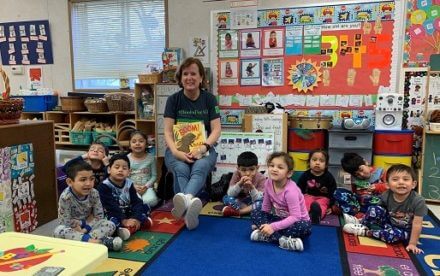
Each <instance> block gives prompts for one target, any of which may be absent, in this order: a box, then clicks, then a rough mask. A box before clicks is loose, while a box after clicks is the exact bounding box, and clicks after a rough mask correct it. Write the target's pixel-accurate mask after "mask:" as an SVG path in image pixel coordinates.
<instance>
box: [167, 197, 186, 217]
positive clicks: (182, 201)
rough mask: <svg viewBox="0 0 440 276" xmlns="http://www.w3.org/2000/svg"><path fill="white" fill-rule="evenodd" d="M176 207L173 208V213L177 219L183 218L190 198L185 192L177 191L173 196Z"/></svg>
mask: <svg viewBox="0 0 440 276" xmlns="http://www.w3.org/2000/svg"><path fill="white" fill-rule="evenodd" d="M173 205H174V208H173V209H172V210H171V214H172V215H173V217H175V218H176V219H181V218H182V217H183V215H184V214H185V212H186V208H188V205H189V203H188V198H187V197H186V196H185V195H184V194H183V193H177V194H175V195H174V197H173Z"/></svg>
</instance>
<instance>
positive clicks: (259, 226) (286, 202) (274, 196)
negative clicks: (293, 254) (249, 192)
mask: <svg viewBox="0 0 440 276" xmlns="http://www.w3.org/2000/svg"><path fill="white" fill-rule="evenodd" d="M267 166H268V169H269V178H268V179H267V181H266V183H265V186H264V196H263V205H262V207H261V210H258V209H253V210H252V212H251V218H252V222H253V224H254V225H253V229H255V230H254V231H253V232H252V234H251V240H252V241H264V242H272V243H276V244H279V246H280V248H282V249H286V250H297V251H303V250H304V245H303V242H302V240H301V239H303V238H305V237H308V236H309V235H310V234H311V229H312V224H311V222H310V218H309V214H308V212H307V208H306V204H305V202H304V196H303V194H302V193H301V190H300V189H299V188H298V186H296V184H295V182H293V180H291V179H290V177H291V176H292V174H293V160H292V157H291V156H290V155H289V154H287V153H285V152H274V153H272V154H271V155H270V156H269V157H268V159H267Z"/></svg>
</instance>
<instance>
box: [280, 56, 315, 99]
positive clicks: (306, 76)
mask: <svg viewBox="0 0 440 276" xmlns="http://www.w3.org/2000/svg"><path fill="white" fill-rule="evenodd" d="M320 69H321V68H320V67H319V66H318V65H316V63H315V62H312V61H311V60H310V59H309V60H304V59H303V60H301V61H298V62H297V63H296V64H295V65H291V66H290V69H289V76H288V78H287V79H288V80H289V84H290V85H292V88H293V89H297V90H298V91H299V92H304V93H307V92H308V91H309V90H310V91H313V88H314V87H317V86H318V82H320V81H321V72H320Z"/></svg>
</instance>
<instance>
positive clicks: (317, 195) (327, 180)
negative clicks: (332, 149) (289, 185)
mask: <svg viewBox="0 0 440 276" xmlns="http://www.w3.org/2000/svg"><path fill="white" fill-rule="evenodd" d="M328 160H329V157H328V154H327V152H325V151H323V150H315V151H312V152H310V154H309V160H308V164H309V169H308V170H307V171H305V172H304V173H303V174H302V175H301V177H300V178H299V180H298V187H299V188H300V189H301V192H302V193H303V194H304V200H305V202H306V207H307V210H308V211H309V215H310V218H311V219H312V223H315V224H319V223H320V221H321V219H322V218H324V217H325V215H326V214H330V213H331V208H330V206H331V203H332V202H333V193H334V192H335V190H336V181H335V178H334V177H333V175H332V174H331V173H330V172H329V171H328V170H327V169H328Z"/></svg>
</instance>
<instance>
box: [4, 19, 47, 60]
mask: <svg viewBox="0 0 440 276" xmlns="http://www.w3.org/2000/svg"><path fill="white" fill-rule="evenodd" d="M0 52H1V57H2V64H3V65H19V64H24V65H30V64H53V55H52V43H51V40H50V30H49V21H48V20H41V21H23V22H8V23H0Z"/></svg>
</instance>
